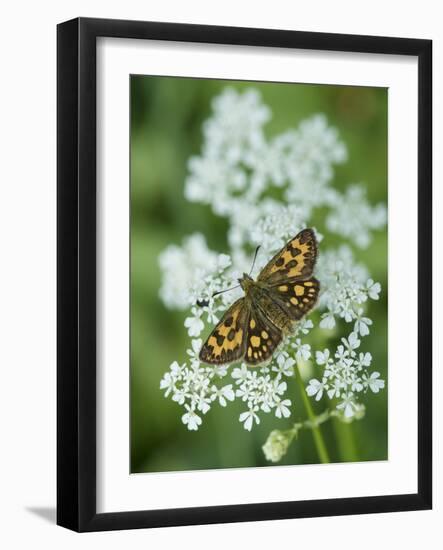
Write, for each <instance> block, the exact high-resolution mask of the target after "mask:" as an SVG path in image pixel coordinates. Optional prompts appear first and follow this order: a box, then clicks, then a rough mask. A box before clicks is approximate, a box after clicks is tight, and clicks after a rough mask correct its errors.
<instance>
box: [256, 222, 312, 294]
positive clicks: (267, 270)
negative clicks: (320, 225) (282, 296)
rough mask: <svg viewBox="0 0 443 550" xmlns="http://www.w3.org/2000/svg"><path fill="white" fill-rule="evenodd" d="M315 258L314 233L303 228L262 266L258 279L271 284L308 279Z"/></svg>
mask: <svg viewBox="0 0 443 550" xmlns="http://www.w3.org/2000/svg"><path fill="white" fill-rule="evenodd" d="M316 259H317V239H316V237H315V233H314V231H313V230H312V229H303V231H300V233H298V234H297V235H296V236H295V237H294V238H293V239H291V240H290V241H289V242H288V243H286V245H285V246H284V247H283V248H282V249H281V250H280V251H279V252H278V253H277V254H276V255H275V256H274V257H273V258H272V260H271V261H270V262H269V263H268V264H267V265H266V266H265V267H264V268H263V270H262V271H261V273H260V275H259V276H258V280H259V281H263V282H266V283H268V284H269V285H273V284H275V283H279V282H280V281H283V280H285V281H286V280H287V279H308V278H309V277H311V275H312V273H313V270H314V266H315V261H316Z"/></svg>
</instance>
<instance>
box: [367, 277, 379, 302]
mask: <svg viewBox="0 0 443 550" xmlns="http://www.w3.org/2000/svg"><path fill="white" fill-rule="evenodd" d="M366 288H367V290H368V294H369V297H370V298H371V299H372V300H378V298H379V294H380V292H381V285H380V283H374V281H373V280H372V279H368V281H367V283H366Z"/></svg>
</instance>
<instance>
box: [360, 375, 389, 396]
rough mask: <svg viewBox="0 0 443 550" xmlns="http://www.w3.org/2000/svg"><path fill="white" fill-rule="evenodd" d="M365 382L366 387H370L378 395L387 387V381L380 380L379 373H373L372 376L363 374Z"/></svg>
mask: <svg viewBox="0 0 443 550" xmlns="http://www.w3.org/2000/svg"><path fill="white" fill-rule="evenodd" d="M363 380H364V384H365V386H366V387H369V388H370V390H371V391H373V392H374V393H378V392H379V391H380V390H382V389H383V388H384V387H385V381H384V380H381V379H380V373H379V372H376V371H375V372H373V373H372V374H371V375H370V376H368V375H367V374H366V373H364V374H363Z"/></svg>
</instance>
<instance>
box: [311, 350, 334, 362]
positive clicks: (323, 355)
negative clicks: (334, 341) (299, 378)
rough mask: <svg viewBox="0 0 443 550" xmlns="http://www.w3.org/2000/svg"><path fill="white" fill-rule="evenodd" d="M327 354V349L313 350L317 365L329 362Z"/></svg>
mask: <svg viewBox="0 0 443 550" xmlns="http://www.w3.org/2000/svg"><path fill="white" fill-rule="evenodd" d="M329 354H330V352H329V350H328V349H325V350H323V351H317V352H315V360H316V362H317V365H326V364H327V363H329V361H330V359H329Z"/></svg>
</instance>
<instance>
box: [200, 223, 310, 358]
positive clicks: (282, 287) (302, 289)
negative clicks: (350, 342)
mask: <svg viewBox="0 0 443 550" xmlns="http://www.w3.org/2000/svg"><path fill="white" fill-rule="evenodd" d="M317 255H318V247H317V239H316V238H315V233H314V231H313V230H312V229H303V230H302V231H300V233H298V234H297V235H296V236H295V237H294V238H292V239H291V240H290V241H289V242H288V243H286V245H285V246H284V247H283V248H282V249H281V250H280V251H279V252H278V253H277V254H276V255H275V256H274V257H273V258H272V259H271V260H270V261H269V262H268V264H267V265H266V266H265V267H264V268H263V269H262V271H261V272H260V274H259V276H258V278H257V280H256V281H254V279H252V278H251V277H250V276H249V275H247V274H246V273H243V277H241V278H240V279H238V282H239V284H240V286H241V288H242V289H243V291H244V293H245V295H244V297H243V298H240V299H239V300H237V301H236V302H234V303H233V304H232V306H231V307H230V308H229V309H228V310H227V311H226V312H225V314H224V315H223V317H222V319H221V321H220V322H219V323H218V324H217V326H216V327H215V328H214V330H213V331H212V333H211V334H210V335H209V337H208V339H207V340H206V342H205V343H204V345H203V346H202V348H201V350H200V355H199V357H200V360H201V361H203V362H204V363H209V364H212V365H224V364H227V363H234V362H236V361H240V360H243V361H245V362H246V363H247V364H249V365H252V366H254V365H258V364H260V363H264V362H266V361H268V360H269V359H270V358H271V357H272V354H273V353H274V351H275V350H276V348H277V347H278V345H279V344H280V342H281V341H282V339H283V337H284V336H285V335H286V334H289V333H290V332H291V331H292V329H293V325H294V322H295V321H299V320H300V319H301V318H302V317H303V316H304V315H306V314H307V313H308V312H309V311H310V310H311V309H312V308H313V307H314V305H315V303H316V302H317V298H318V295H319V292H320V283H319V281H318V280H317V279H316V278H315V277H313V276H312V273H313V270H314V266H315V262H316V260H317Z"/></svg>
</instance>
